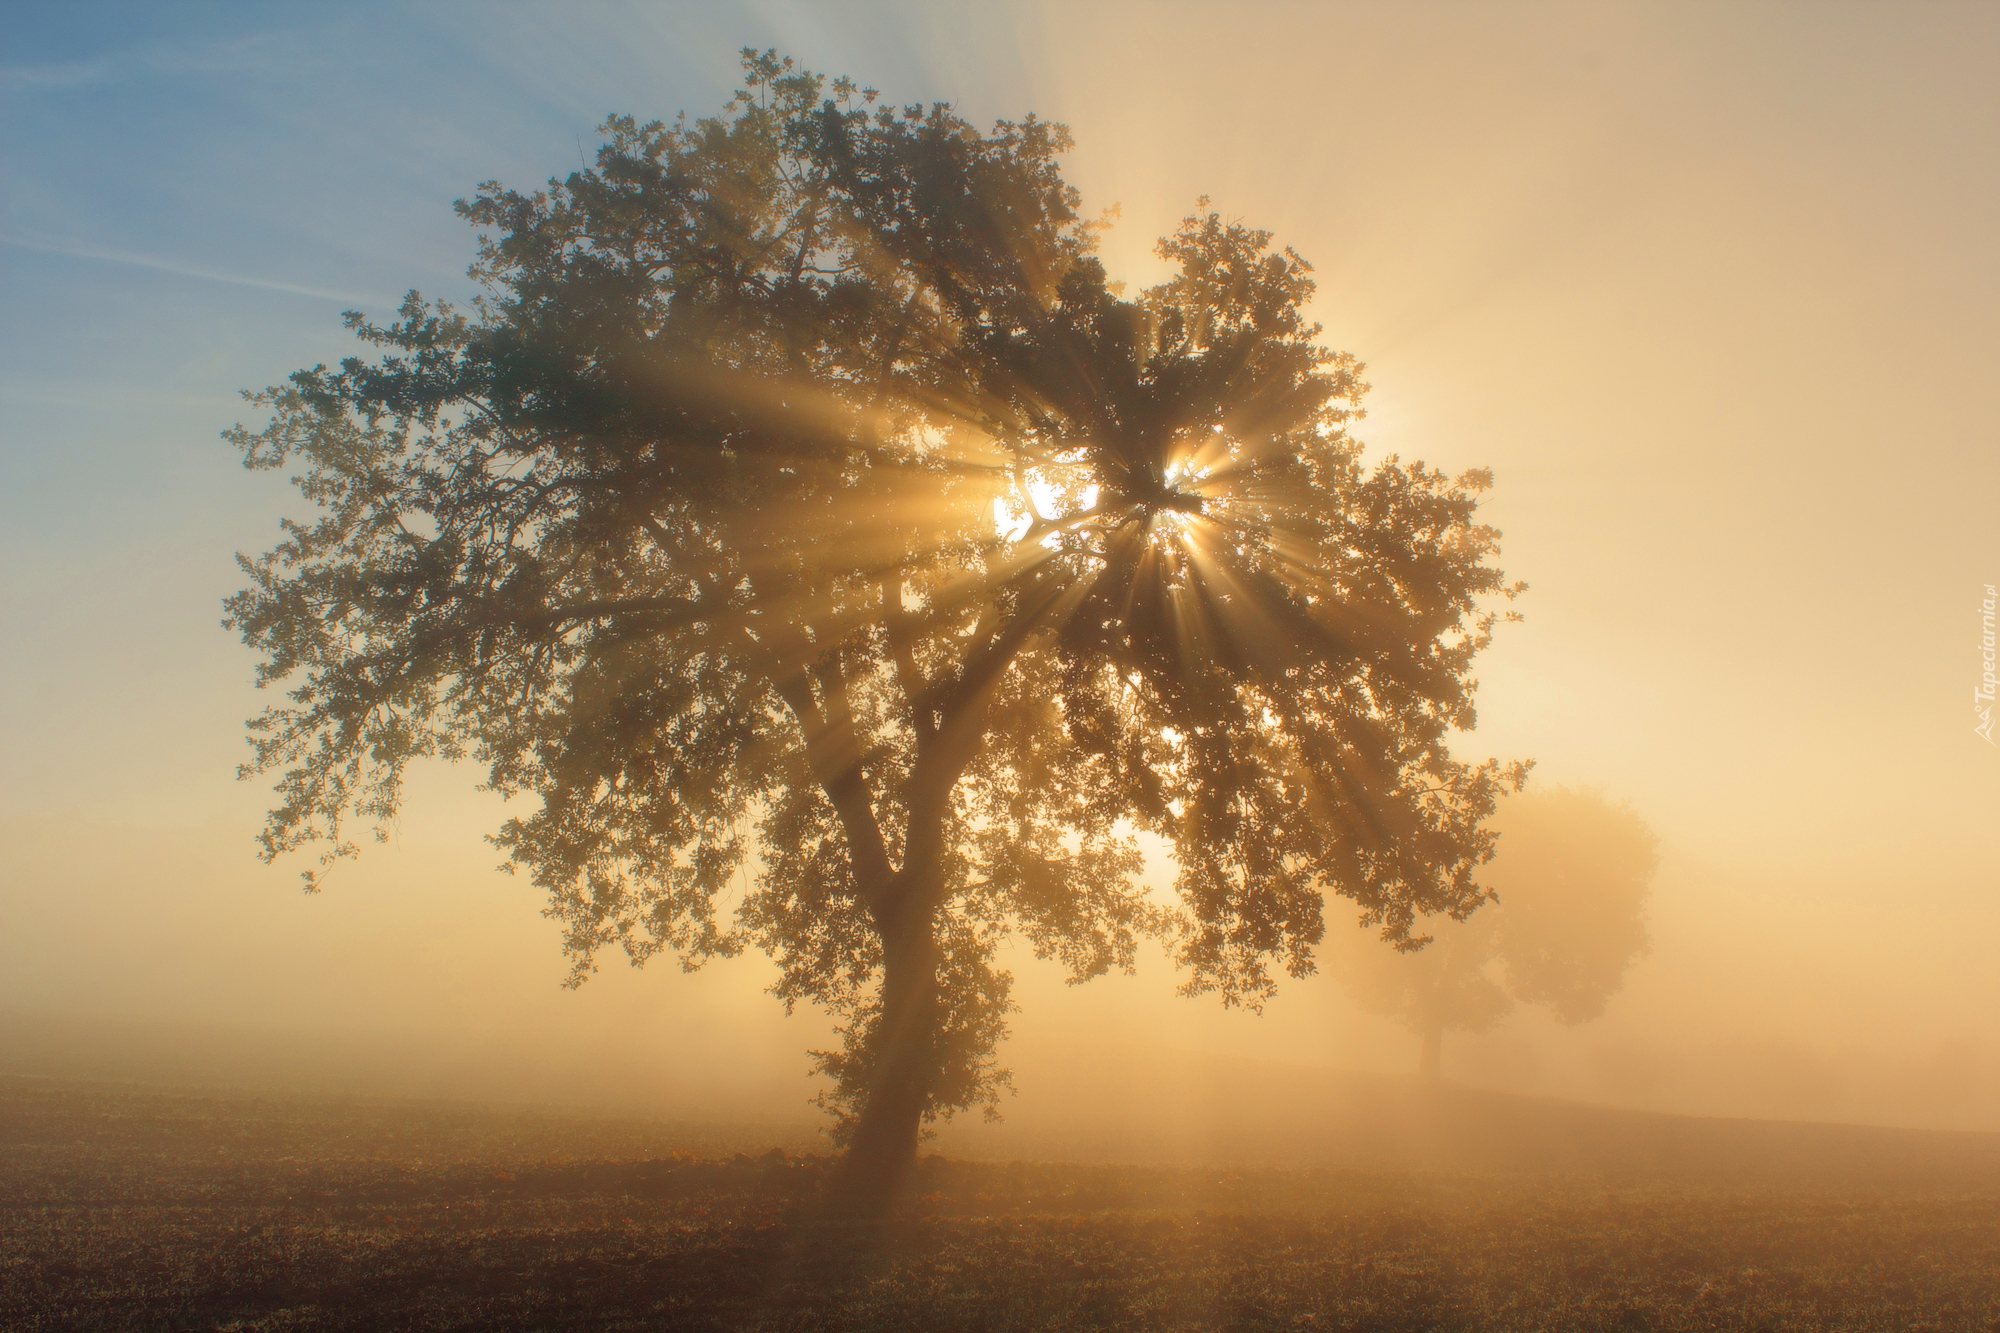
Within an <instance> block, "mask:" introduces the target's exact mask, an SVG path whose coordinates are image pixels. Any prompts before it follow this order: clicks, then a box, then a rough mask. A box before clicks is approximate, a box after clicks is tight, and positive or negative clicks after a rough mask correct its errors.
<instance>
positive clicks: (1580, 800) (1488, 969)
mask: <svg viewBox="0 0 2000 1333" xmlns="http://www.w3.org/2000/svg"><path fill="white" fill-rule="evenodd" d="M1492 827H1493V829H1494V830H1495V831H1496V832H1497V833H1498V834H1499V852H1498V854H1497V856H1496V857H1495V858H1494V860H1493V862H1492V864H1491V865H1490V866H1488V867H1487V877H1486V878H1487V882H1488V885H1489V886H1490V888H1491V889H1492V900H1491V901H1490V902H1488V903H1487V904H1486V905H1485V906H1483V907H1481V908H1480V909H1479V910H1478V911H1477V912H1474V913H1473V914H1472V915H1471V916H1470V917H1468V918H1467V919H1465V920H1463V921H1453V920H1450V919H1444V920H1442V921H1440V922H1439V923H1438V924H1437V926H1436V927H1435V928H1434V929H1433V930H1432V932H1431V934H1430V935H1429V936H1428V937H1422V936H1420V937H1418V941H1421V942H1417V941H1413V946H1412V947H1409V948H1407V949H1404V950H1402V951H1398V950H1394V949H1384V948H1383V947H1382V946H1381V943H1380V941H1378V940H1376V939H1375V938H1373V933H1372V932H1369V931H1364V930H1357V931H1351V932H1343V938H1342V939H1341V941H1340V944H1341V945H1343V946H1344V947H1342V948H1340V949H1339V951H1338V956H1337V957H1335V958H1333V959H1331V960H1330V961H1331V963H1332V966H1333V967H1334V968H1335V969H1337V970H1338V972H1339V975H1340V978H1341V981H1342V984H1343V985H1344V986H1345V987H1346V989H1347V992H1348V994H1349V995H1350V996H1352V997H1353V999H1354V1000H1355V1002H1356V1003H1357V1004H1359V1005H1361V1006H1362V1007H1363V1008H1364V1009H1367V1010H1368V1011H1369V1012H1371V1013H1377V1014H1381V1015H1383V1016H1384V1017H1389V1018H1395V1019H1398V1020H1400V1021H1401V1022H1403V1023H1404V1024H1406V1025H1408V1026H1409V1027H1410V1028H1412V1029H1413V1030H1415V1031H1416V1032H1417V1033H1418V1034H1419V1035H1420V1036H1421V1037H1422V1038H1423V1055H1422V1058H1421V1062H1420V1066H1419V1067H1420V1069H1421V1071H1422V1072H1423V1073H1424V1074H1425V1075H1426V1076H1428V1077H1436V1076H1437V1075H1438V1073H1439V1071H1440V1068H1441V1064H1442V1059H1443V1050H1444V1034H1445V1033H1446V1032H1484V1031H1486V1030H1488V1029H1489V1028H1491V1027H1492V1026H1493V1025H1494V1024H1496V1023H1498V1022H1499V1021H1500V1020H1501V1019H1502V1018H1504V1017H1506V1015H1507V1014H1509V1013H1510V1012H1512V1011H1513V1009H1514V1007H1515V1006H1516V1005H1517V1004H1539V1005H1545V1006H1547V1007H1548V1008H1549V1009H1550V1010H1551V1011H1552V1012H1553V1013H1554V1014H1555V1016H1556V1017H1557V1018H1558V1019H1560V1020H1561V1021H1562V1022H1564V1023H1572V1024H1574V1023H1581V1022H1584V1021H1586V1020H1588V1019H1592V1018H1596V1017H1597V1016H1598V1015H1600V1014H1602V1013H1603V1012H1604V1006H1605V1004H1606V1002H1608V1001H1609V1000H1610V998H1611V997H1612V996H1613V995H1615V994H1617V993H1618V990H1619V987H1620V986H1622V985H1623V984H1624V979H1625V969H1626V968H1627V967H1629V966H1630V965H1631V963H1632V961H1633V960H1634V959H1636V958H1638V957H1639V956H1640V955H1642V954H1644V953H1645V952H1646V949H1647V938H1646V924H1645V904H1646V896H1647V893H1648V891H1649V889H1650V886H1651V883H1652V878H1653V872H1654V870H1655V868H1656V867H1657V865H1658V863H1659V853H1658V840H1657V839H1656V838H1655V837H1654V836H1653V831H1652V830H1651V829H1650V828H1648V827H1647V826H1646V822H1645V821H1644V820H1643V819H1641V818H1639V816H1638V815H1637V814H1636V813H1634V812H1633V810H1632V809H1631V808H1630V807H1629V806H1625V805H1615V804H1613V803H1611V802H1610V801H1607V800H1606V799H1605V798H1604V797H1603V796H1602V795H1601V794H1599V793H1597V792H1591V791H1574V790H1570V789H1567V788H1558V789H1556V790H1554V791H1549V792H1538V793H1534V794H1527V795H1518V796H1513V797H1510V798H1508V799H1507V800H1506V801H1504V802H1502V803H1501V806H1500V809H1499V812H1498V813H1497V815H1496V816H1495V818H1494V820H1493V823H1492ZM1329 943H1332V941H1329ZM1333 952H1334V951H1333V950H1329V953H1333Z"/></svg>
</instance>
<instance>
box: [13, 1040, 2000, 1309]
mask: <svg viewBox="0 0 2000 1333" xmlns="http://www.w3.org/2000/svg"><path fill="white" fill-rule="evenodd" d="M1514 1113H1515V1114H1522V1115H1526V1114H1531V1113H1532V1108H1531V1109H1530V1111H1526V1112H1524V1111H1521V1110H1520V1106H1519V1104H1516V1106H1515V1111H1514ZM1551 1114H1554V1113H1553V1112H1552V1113H1551ZM1619 1123H1623V1122H1619ZM1700 1123H1702V1122H1680V1126H1681V1129H1680V1130H1679V1131H1678V1132H1680V1133H1681V1138H1680V1139H1679V1140H1677V1142H1678V1143H1679V1144H1680V1146H1679V1148H1677V1150H1676V1153H1675V1154H1674V1156H1673V1161H1674V1162H1675V1163H1676V1164H1677V1165H1676V1166H1675V1167H1674V1168H1673V1169H1664V1168H1662V1169H1652V1170H1622V1169H1621V1170H1618V1171H1605V1170H1599V1171H1595V1172H1591V1171H1565V1172H1552V1171H1533V1172H1521V1171H1513V1172H1473V1171H1465V1172H1456V1173H1438V1172H1416V1171H1409V1170H1360V1169H1348V1168H1338V1167H1325V1166H1322V1167H1285V1168H1276V1167H1262V1168H1258V1167H1248V1166H1243V1167H1229V1168H1217V1167H1201V1166H1194V1165H1180V1166H1171V1165H1156V1166H1130V1165H1128V1166H1112V1165H1075V1164H1039V1165H1038V1164H1025V1163H982V1162H960V1161H948V1160H944V1159H940V1158H932V1159H928V1160H927V1161H926V1162H925V1163H924V1165H923V1167H922V1170H921V1177H920V1179H919V1181H918V1184H917V1186H916V1190H915V1193H914V1195H913V1197H912V1198H911V1199H910V1200H909V1202H908V1206H907V1208H906V1210H905V1212H904V1213H903V1214H902V1215H900V1216H898V1217H897V1218H896V1219H894V1220H893V1221H891V1222H888V1223H885V1224H883V1225H881V1226H879V1227H875V1228H855V1227H852V1226H841V1225H834V1224H830V1223H827V1222H825V1221H823V1220H819V1218H820V1215H819V1214H818V1213H817V1212H816V1210H815V1209H814V1207H813V1203H814V1200H815V1197H816V1194H817V1191H818V1189H819V1187H820V1186H821V1184H822V1182H823V1180H824V1178H825V1176H826V1172H827V1168H828V1163H827V1162H826V1161H825V1159H823V1158H820V1157H815V1156H812V1155H810V1152H809V1151H808V1150H809V1149H810V1148H811V1146H812V1141H811V1139H810V1137H809V1136H808V1135H807V1133H806V1132H805V1131H804V1130H802V1129H799V1128H798V1127H786V1126H762V1127H759V1126H739V1127H728V1126H725V1127H715V1126H696V1125H666V1124H661V1123H658V1122H647V1121H614V1120H607V1119H587V1118H583V1117H559V1116H535V1115H527V1114H509V1113H501V1112H488V1111H478V1110H472V1109H465V1108H456V1109H455V1108H446V1107H437V1106H417V1105H403V1106H399V1105H396V1104H393V1103H380V1102H361V1101H334V1100H317V1101H311V1100H281V1099H268V1098H267V1099H256V1098H249V1097H222V1096H198V1095H191V1094H174V1093H166V1092H148V1091H143V1090H137V1089H131V1088H124V1089H121V1088H117V1087H111V1086H103V1085H98V1086H91V1085H81V1084H64V1083H53V1082H49V1081H45V1080H26V1079H0V1327H4V1328H6V1329H9V1330H14V1329H20V1330H41V1329H48V1330H56V1329H62V1330H72V1329H74V1330H99V1329H104V1330H109V1329H133V1330H141V1329H143V1330H169V1329H229V1330H253V1329H256V1330H265V1329H269V1330H279V1329H283V1330H293V1329H300V1330H306V1329H311V1330H319V1329H369V1330H377V1329H381V1330H391V1329H424V1330H430V1329H440V1330H441V1329H564V1330H568V1329H604V1330H613V1329H770V1330H779V1329H783V1330H808V1329H882V1330H929V1329H940V1330H942V1329H953V1330H959V1329H966V1330H978V1329H995V1330H998V1329H1100V1328H1101V1329H1272V1330H1277V1329H1285V1330H1308V1329H1329V1330H1331V1329H1350V1330H1363V1329H1367V1330H1388V1329H1607V1330H1612V1329H1615V1330H1627V1329H1661V1330H1666V1329H1742V1330H1751V1329H1870V1330H1877V1329H1937V1330H1946V1329H1951V1330H1959V1329H1976V1330H1981V1331H1982V1333H1984V1331H1986V1330H1996V1329H2000V1178H1996V1177H1995V1175H1994V1173H1993V1172H1992V1171H1991V1170H1989V1169H1988V1168H1987V1166H1986V1165H1984V1164H1982V1163H1983V1161H1984V1159H1982V1160H1981V1162H1975V1163H1973V1164H1972V1166H1970V1167H1968V1169H1966V1170H1964V1171H1961V1172H1959V1173H1957V1174H1956V1175H1955V1174H1954V1173H1953V1171H1952V1169H1951V1167H1952V1164H1953V1162H1955V1161H1964V1160H1966V1155H1967V1149H1966V1144H1967V1143H1971V1142H1974V1140H1969V1139H1966V1138H1963V1137H1958V1138H1954V1137H1951V1136H1938V1137H1934V1138H1931V1139H1921V1140H1912V1139H1910V1138H1909V1137H1908V1136H1901V1137H1898V1136H1893V1135H1885V1136H1883V1137H1882V1138H1881V1140H1880V1142H1881V1145H1882V1146H1881V1148H1880V1150H1879V1151H1878V1152H1876V1153H1875V1154H1874V1156H1872V1157H1871V1156H1870V1154H1869V1153H1868V1152H1867V1151H1865V1150H1864V1149H1863V1148H1861V1147H1856V1146H1855V1145H1856V1144H1857V1143H1865V1134H1864V1135H1863V1138H1860V1139H1857V1138H1856V1137H1855V1136H1854V1133H1850V1134H1849V1135H1848V1136H1846V1137H1845V1138H1843V1139H1841V1140H1840V1141H1841V1142H1842V1143H1843V1144H1845V1145H1846V1147H1845V1149H1844V1151H1843V1153H1842V1154H1839V1155H1831V1154H1821V1157H1822V1159H1823V1162H1824V1167H1823V1169H1814V1168H1812V1167H1811V1165H1810V1163H1811V1160H1812V1157H1813V1155H1812V1154H1810V1153H1808V1154H1795V1155H1794V1157H1793V1158H1792V1159H1788V1160H1790V1161H1791V1163H1792V1165H1791V1166H1789V1167H1788V1168H1787V1170H1786V1171H1784V1172H1780V1173H1777V1174H1767V1175H1765V1176H1762V1177H1759V1176H1757V1175H1756V1174H1755V1173H1745V1172H1740V1171H1737V1172H1732V1173H1730V1175H1729V1177H1719V1176H1717V1175H1716V1174H1714V1173H1707V1174H1704V1173H1702V1172H1700V1171H1698V1170H1694V1169H1693V1168H1692V1166H1691V1165H1690V1163H1694V1164H1698V1159H1699V1154H1698V1153H1696V1152H1694V1151H1693V1150H1692V1149H1690V1148H1688V1147H1687V1143H1688V1142H1689V1140H1688V1139H1687V1131H1686V1129H1685V1126H1687V1125H1688V1124H1696V1125H1699V1124H1700ZM1783 1128H1784V1127H1778V1130H1777V1131H1763V1132H1782V1130H1783ZM1633 1132H1637V1131H1633ZM1813 1132H1815V1131H1813V1130H1812V1129H1811V1127H1797V1133H1798V1134H1799V1135H1803V1136H1807V1140H1808V1141H1811V1139H1810V1135H1811V1134H1812V1133H1813ZM1856 1133H1859V1132H1856ZM1913 1144H1914V1146H1913ZM1627 1146H1628V1148H1629V1146H1630V1145H1627ZM1628 1155H1630V1154H1629V1153H1628ZM1641 1155H1642V1156H1643V1154H1641ZM1973 1156H1977V1154H1973Z"/></svg>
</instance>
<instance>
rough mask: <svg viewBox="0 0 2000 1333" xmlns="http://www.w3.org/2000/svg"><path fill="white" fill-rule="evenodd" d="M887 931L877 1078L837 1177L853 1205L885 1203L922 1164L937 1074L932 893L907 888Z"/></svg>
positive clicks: (875, 1206) (877, 1036) (877, 1038)
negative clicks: (918, 1162)
mask: <svg viewBox="0 0 2000 1333" xmlns="http://www.w3.org/2000/svg"><path fill="white" fill-rule="evenodd" d="M903 897H904V898H905V901H906V903H907V907H906V908H905V910H903V911H902V912H900V913H898V916H899V917H900V918H901V919H899V920H893V921H885V922H884V923H883V927H884V928H883V932H882V1016H881V1026H880V1027H879V1028H878V1029H877V1031H876V1033H875V1056H876V1059H875V1069H874V1077H873V1080H872V1082H871V1084H870V1087H869V1089H868V1096H867V1100H866V1101H864V1102H863V1103H862V1106H861V1111H860V1114H859V1115H858V1116H857V1117H856V1118H855V1124H854V1136H853V1138H851V1139H850V1140H849V1141H848V1145H847V1155H846V1156H845V1157H844V1158H843V1159H842V1161H841V1164H840V1171H839V1176H838V1180H837V1185H838V1192H839V1194H840V1195H841V1196H842V1198H843V1199H844V1200H845V1201H846V1202H847V1203H849V1204H850V1205H857V1206H860V1207H863V1208H867V1209H871V1210H879V1209H880V1208H882V1207H885V1206H886V1205H887V1204H888V1203H889V1202H890V1201H891V1200H893V1199H894V1197H895V1196H896V1194H897V1193H898V1192H899V1191H900V1190H901V1188H902V1186H903V1184H904V1182H905V1181H906V1180H907V1179H908V1177H909V1173H910V1169H911V1167H913V1166H914V1165H915V1164H916V1160H917V1144H918V1141H919V1139H920V1138H921V1136H922V1133H923V1118H924V1109H925V1108H926V1106H928V1105H929V1103H930V1096H931V1091H932V1085H933V1084H934V1083H935V1082H936V1079H937V1031H938V1020H939V1016H940V1015H939V1012H938V948H937V934H936V930H935V922H934V919H933V909H932V907H931V905H930V902H931V900H930V897H929V895H924V894H910V893H906V894H905V895H903Z"/></svg>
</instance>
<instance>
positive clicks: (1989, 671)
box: [1972, 583, 1994, 745]
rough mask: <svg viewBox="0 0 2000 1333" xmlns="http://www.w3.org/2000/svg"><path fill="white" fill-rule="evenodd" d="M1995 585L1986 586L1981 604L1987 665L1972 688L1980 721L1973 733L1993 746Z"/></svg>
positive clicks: (1982, 646)
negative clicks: (1984, 598) (1984, 596)
mask: <svg viewBox="0 0 2000 1333" xmlns="http://www.w3.org/2000/svg"><path fill="white" fill-rule="evenodd" d="M1993 600H1994V598H1993V585H1992V584H1990V583H1989V584H1987V585H1986V600H1985V601H1983V602H1981V603H1980V604H1979V626H1980V633H1979V654H1980V657H1981V659H1982V660H1983V661H1984V662H1985V664H1986V669H1985V671H1984V672H1983V673H1982V674H1981V675H1980V677H1979V683H1978V684H1977V685H1975V686H1973V687H1972V712H1973V716H1975V717H1977V718H1978V719H1979V723H1978V725H1977V726H1975V727H1973V729H1972V730H1973V731H1974V732H1975V733H1976V734H1978V735H1980V736H1983V737H1984V738H1985V739H1986V743H1987V744H1988V745H1991V744H1993Z"/></svg>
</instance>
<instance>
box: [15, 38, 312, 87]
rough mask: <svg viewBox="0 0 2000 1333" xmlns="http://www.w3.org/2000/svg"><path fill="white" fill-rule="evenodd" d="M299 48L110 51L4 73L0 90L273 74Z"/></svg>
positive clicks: (220, 44)
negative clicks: (147, 77) (151, 77)
mask: <svg viewBox="0 0 2000 1333" xmlns="http://www.w3.org/2000/svg"><path fill="white" fill-rule="evenodd" d="M296 45H297V44H296V43H295V42H288V41H286V40H285V39H284V38H282V37H279V36H273V35H271V34H265V33H255V34H252V35H250V36H248V37H231V38H225V39H223V40H221V41H210V42H165V43H161V44H159V45H155V46H140V47H131V48H128V49H126V50H123V51H109V52H106V53H105V54H103V55H99V56H93V57H91V58H90V59H88V60H63V61H56V62H53V63H50V64H46V65H10V66H6V67H4V68H0V88H4V89H6V90H7V91H9V92H24V93H33V92H59V91H62V90H63V89H67V88H84V87H91V86H94V85H98V84H105V83H114V82H117V81H118V80H120V79H126V78H130V77H132V76H134V75H140V74H159V75H166V76H169V77H173V76H180V75H189V74H195V75H214V74H228V73H237V72H245V71H253V72H254V71H258V70H271V69H278V68H284V67H286V63H287V62H288V61H291V62H294V63H295V62H296V57H297V55H298V52H297V51H296V50H293V49H290V48H293V47H296Z"/></svg>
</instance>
